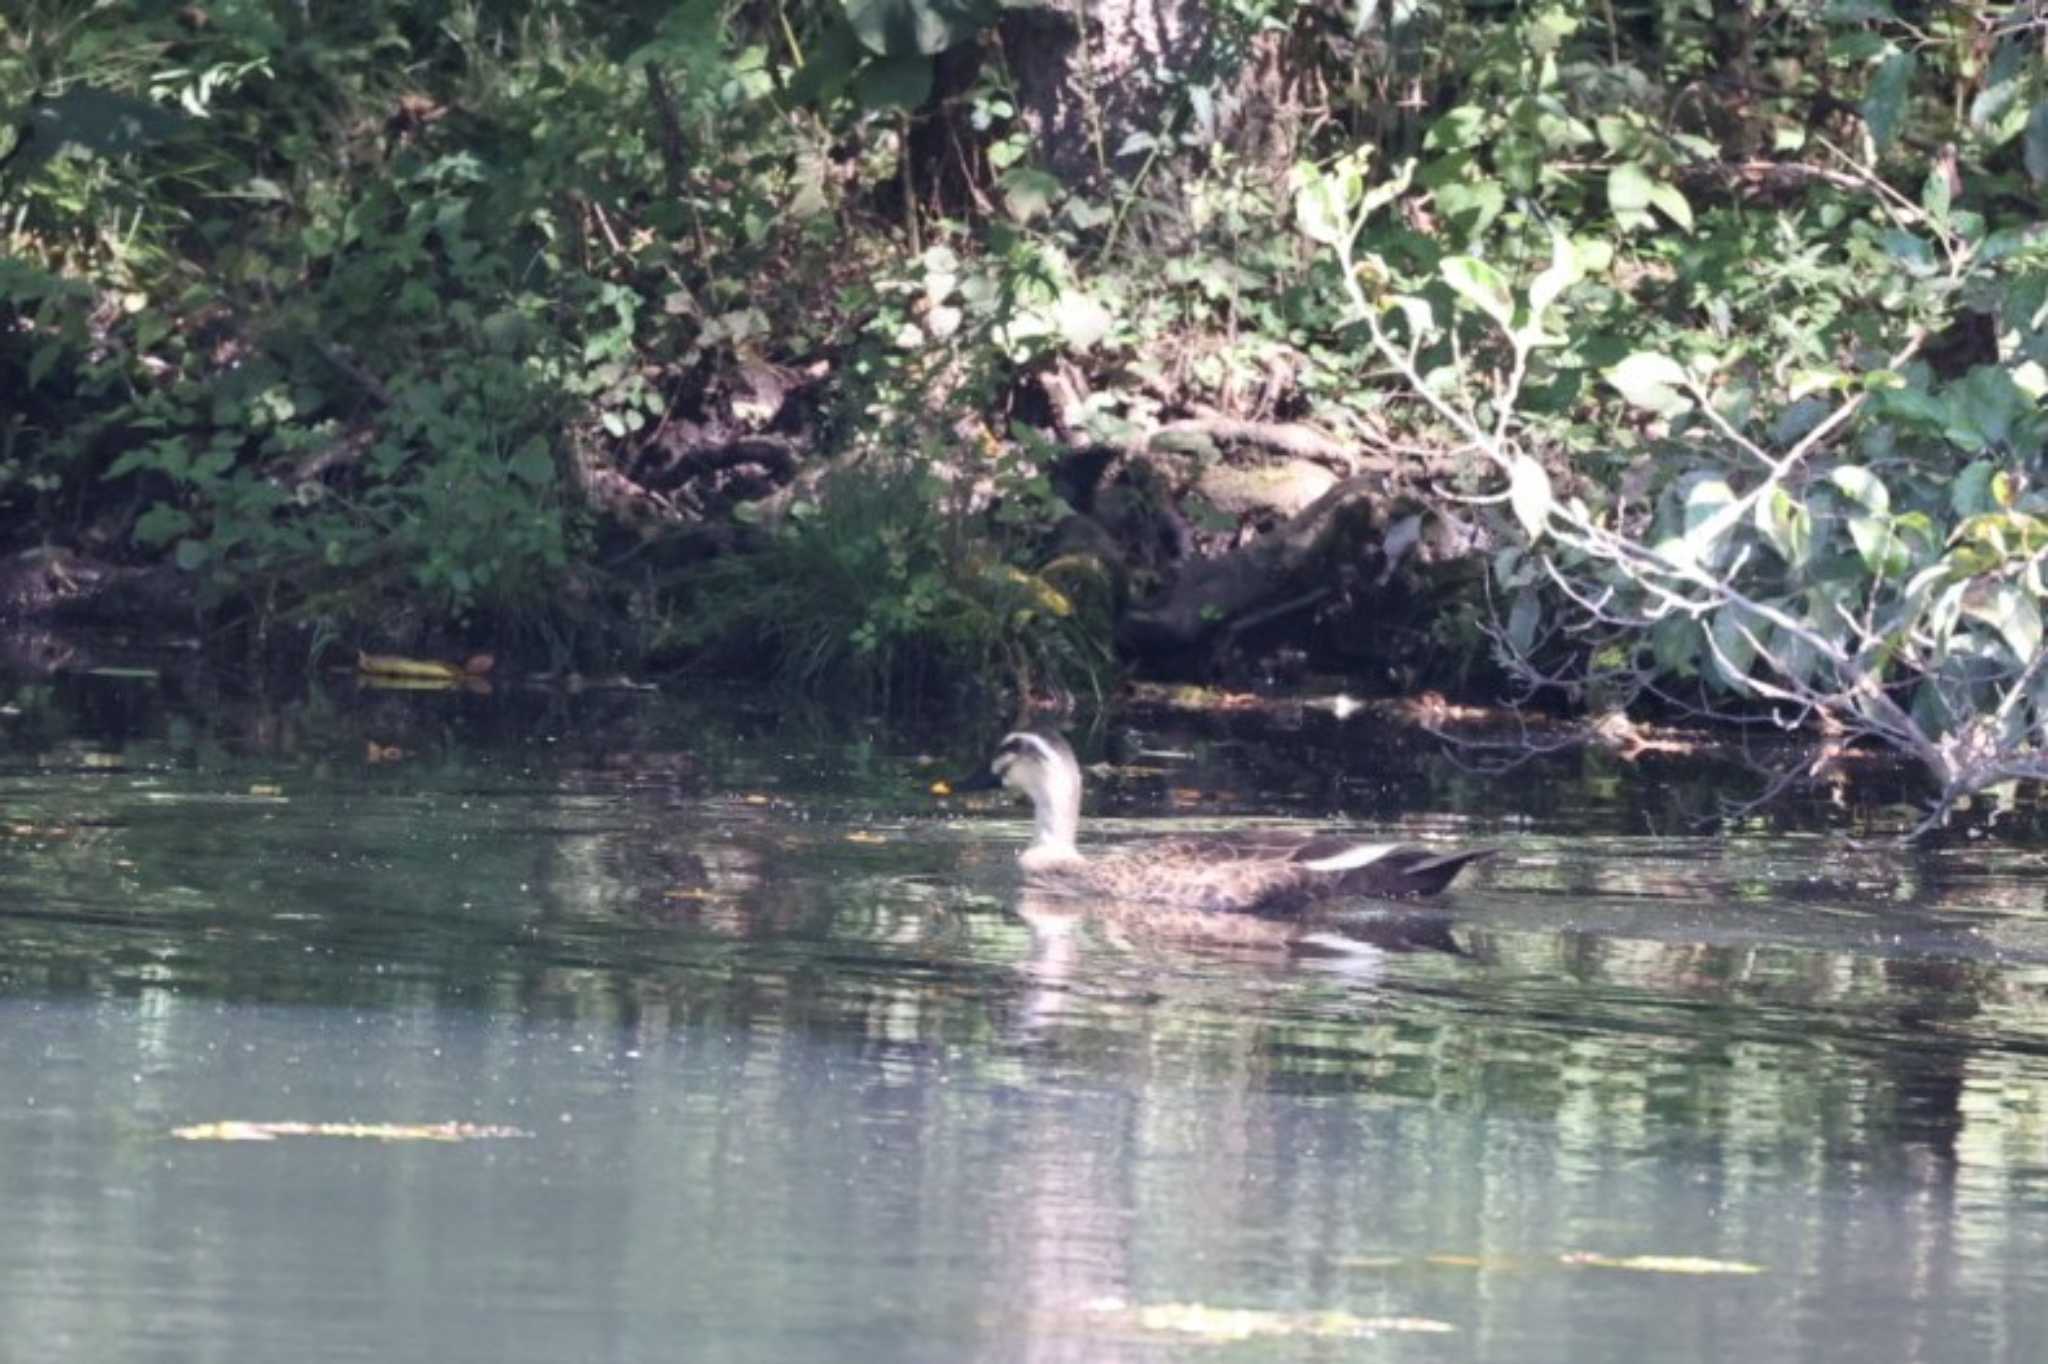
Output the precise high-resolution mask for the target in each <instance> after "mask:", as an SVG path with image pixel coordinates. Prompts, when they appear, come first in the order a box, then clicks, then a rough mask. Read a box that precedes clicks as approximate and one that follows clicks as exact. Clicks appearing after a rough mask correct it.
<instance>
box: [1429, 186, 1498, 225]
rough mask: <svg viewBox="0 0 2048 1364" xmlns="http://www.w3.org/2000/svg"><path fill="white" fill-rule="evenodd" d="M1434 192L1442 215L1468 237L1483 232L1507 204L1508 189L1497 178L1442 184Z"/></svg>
mask: <svg viewBox="0 0 2048 1364" xmlns="http://www.w3.org/2000/svg"><path fill="white" fill-rule="evenodd" d="M1435 195H1436V202H1437V206H1438V207H1439V208H1441V209H1442V210H1443V213H1444V217H1446V218H1448V219H1450V222H1451V225H1452V226H1453V227H1455V228H1457V229H1458V231H1459V232H1461V233H1463V234H1464V235H1465V236H1467V237H1477V236H1479V235H1480V234H1481V233H1483V232H1484V231H1486V229H1487V228H1489V227H1491V226H1492V225H1493V220H1494V219H1495V218H1498V217H1499V216H1500V215H1501V211H1502V210H1503V209H1505V208H1506V207H1507V206H1508V196H1507V191H1506V190H1505V189H1503V188H1501V183H1500V181H1498V180H1480V181H1477V182H1474V183H1470V184H1467V183H1462V182H1457V183H1452V184H1448V185H1441V186H1438V187H1437V189H1436V190H1435Z"/></svg>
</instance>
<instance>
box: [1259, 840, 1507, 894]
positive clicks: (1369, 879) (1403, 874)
mask: <svg viewBox="0 0 2048 1364" xmlns="http://www.w3.org/2000/svg"><path fill="white" fill-rule="evenodd" d="M1497 851H1499V850H1498V849H1496V848H1464V849H1460V850H1459V851H1457V852H1436V851H1434V850H1432V849H1429V848H1411V847H1404V846H1402V845H1401V844H1398V843H1357V842H1349V841H1346V840H1343V839H1315V840H1312V841H1310V842H1308V843H1305V844H1303V845H1302V847H1301V848H1300V849H1299V850H1298V851H1297V852H1296V853H1295V854H1294V858H1293V861H1294V862H1295V864H1296V865H1298V866H1304V867H1311V868H1313V869H1315V870H1316V871H1319V872H1323V873H1325V874H1328V875H1330V876H1332V877H1333V878H1334V879H1335V885H1336V888H1337V890H1338V891H1339V892H1341V893H1342V894H1345V895H1367V896H1371V897H1373V898H1374V899H1379V900H1407V899H1412V898H1414V897H1417V896H1423V895H1438V894H1441V893H1442V892H1443V891H1444V890H1445V889H1447V888H1448V887H1449V886H1450V884H1451V882H1452V881H1455V880H1456V879H1457V877H1458V873H1459V872H1461V871H1463V870H1465V868H1466V867H1468V866H1470V865H1472V863H1474V862H1478V861H1481V860H1483V859H1485V858H1488V857H1491V856H1493V855H1494V853H1495V852H1497Z"/></svg>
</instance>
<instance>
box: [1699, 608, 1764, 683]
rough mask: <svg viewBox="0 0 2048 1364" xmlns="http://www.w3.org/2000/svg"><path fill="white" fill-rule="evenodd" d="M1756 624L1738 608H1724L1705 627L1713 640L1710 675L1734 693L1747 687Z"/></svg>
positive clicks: (1753, 653) (1751, 663)
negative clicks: (1712, 661)
mask: <svg viewBox="0 0 2048 1364" xmlns="http://www.w3.org/2000/svg"><path fill="white" fill-rule="evenodd" d="M1757 629H1758V623H1757V622H1755V621H1752V620H1751V619H1750V616H1749V612H1748V611H1747V610H1745V609H1744V608H1742V607H1740V606H1734V605H1730V606H1724V607H1722V608H1721V609H1720V610H1718V611H1716V612H1715V613H1714V623H1713V624H1712V625H1711V626H1710V627H1709V634H1710V637H1711V638H1712V640H1713V644H1714V649H1713V655H1714V671H1715V672H1716V673H1717V674H1719V676H1720V678H1721V680H1722V681H1724V682H1726V683H1727V684H1728V685H1729V686H1731V687H1733V688H1735V689H1736V690H1737V691H1744V690H1747V689H1748V686H1749V670H1750V667H1751V666H1752V665H1753V664H1754V663H1755V662H1756V644H1755V642H1754V636H1755V632H1756V630H1757Z"/></svg>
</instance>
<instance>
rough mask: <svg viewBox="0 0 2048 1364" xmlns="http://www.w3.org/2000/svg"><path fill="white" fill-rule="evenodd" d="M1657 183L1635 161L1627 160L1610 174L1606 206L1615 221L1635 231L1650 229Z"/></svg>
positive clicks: (1608, 174)
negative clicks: (1653, 197) (1652, 199)
mask: <svg viewBox="0 0 2048 1364" xmlns="http://www.w3.org/2000/svg"><path fill="white" fill-rule="evenodd" d="M1656 188H1657V182H1656V181H1655V180H1653V179H1651V178H1650V173H1649V172H1648V171H1646V170H1644V169H1643V168H1642V166H1641V165H1639V164H1637V163H1636V162H1634V161H1625V162H1623V163H1622V164H1621V165H1619V166H1616V167H1615V168H1614V169H1613V170H1611V171H1609V172H1607V206H1608V207H1609V208H1610V209H1612V210H1614V220H1615V221H1616V222H1618V223H1620V224H1621V225H1622V226H1623V227H1624V228H1628V229H1630V230H1633V229H1635V228H1639V227H1648V226H1650V212H1649V209H1650V196H1651V194H1652V193H1654V192H1655V191H1656Z"/></svg>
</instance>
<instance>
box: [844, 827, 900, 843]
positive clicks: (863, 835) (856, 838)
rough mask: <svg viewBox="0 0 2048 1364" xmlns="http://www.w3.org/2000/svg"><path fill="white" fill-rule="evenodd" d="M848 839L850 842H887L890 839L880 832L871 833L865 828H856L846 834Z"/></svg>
mask: <svg viewBox="0 0 2048 1364" xmlns="http://www.w3.org/2000/svg"><path fill="white" fill-rule="evenodd" d="M846 841H847V842H848V843H887V842H888V841H889V840H888V839H886V838H884V837H882V835H880V834H871V833H868V832H866V831H865V830H861V829H855V830H854V831H853V832H852V833H850V834H848V835H847V836H846Z"/></svg>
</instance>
